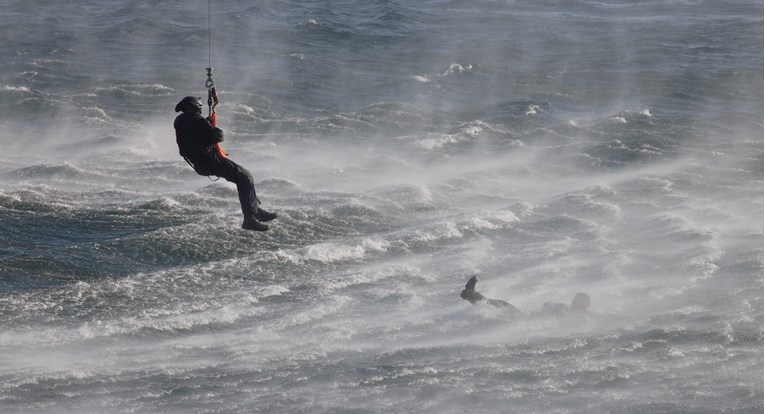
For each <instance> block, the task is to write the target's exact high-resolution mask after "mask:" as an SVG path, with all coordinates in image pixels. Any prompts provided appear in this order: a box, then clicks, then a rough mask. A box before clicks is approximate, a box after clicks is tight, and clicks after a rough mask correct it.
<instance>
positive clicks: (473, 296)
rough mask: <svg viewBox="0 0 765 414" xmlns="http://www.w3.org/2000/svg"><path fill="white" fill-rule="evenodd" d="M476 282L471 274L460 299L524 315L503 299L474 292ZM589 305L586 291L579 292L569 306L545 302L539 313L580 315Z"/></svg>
mask: <svg viewBox="0 0 765 414" xmlns="http://www.w3.org/2000/svg"><path fill="white" fill-rule="evenodd" d="M476 283H478V277H477V276H473V277H471V278H470V279H468V281H467V283H466V284H465V289H464V290H463V291H462V292H461V293H460V297H462V299H465V300H467V301H468V302H470V303H471V304H473V305H477V304H479V303H484V304H487V305H490V306H494V307H497V308H502V309H507V310H509V311H510V312H511V313H512V314H513V315H514V316H526V313H525V312H523V311H522V310H520V309H518V308H516V307H515V306H513V305H511V304H509V303H507V302H505V301H504V300H499V299H489V298H486V297H484V296H483V295H482V294H480V293H478V292H476V291H475V285H476ZM589 307H590V297H589V296H588V295H587V294H586V293H582V292H579V293H577V294H576V295H574V299H573V300H572V301H571V305H570V306H568V305H566V304H565V303H553V302H547V303H545V304H544V305H543V306H542V311H541V312H540V314H547V315H550V314H552V315H555V314H557V315H564V314H567V313H572V314H580V315H581V314H585V313H587V309H588V308H589Z"/></svg>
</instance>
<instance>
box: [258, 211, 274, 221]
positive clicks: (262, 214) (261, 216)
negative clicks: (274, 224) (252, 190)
mask: <svg viewBox="0 0 765 414" xmlns="http://www.w3.org/2000/svg"><path fill="white" fill-rule="evenodd" d="M276 217H278V215H277V214H276V213H269V212H268V211H266V210H263V209H262V208H258V212H257V213H255V219H256V220H258V221H271V220H273V219H275V218H276Z"/></svg>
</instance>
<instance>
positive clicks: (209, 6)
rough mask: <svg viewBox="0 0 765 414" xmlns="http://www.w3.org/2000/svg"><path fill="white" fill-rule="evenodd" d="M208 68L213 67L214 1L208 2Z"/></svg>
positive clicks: (209, 0)
mask: <svg viewBox="0 0 765 414" xmlns="http://www.w3.org/2000/svg"><path fill="white" fill-rule="evenodd" d="M207 67H208V68H211V67H212V0H207Z"/></svg>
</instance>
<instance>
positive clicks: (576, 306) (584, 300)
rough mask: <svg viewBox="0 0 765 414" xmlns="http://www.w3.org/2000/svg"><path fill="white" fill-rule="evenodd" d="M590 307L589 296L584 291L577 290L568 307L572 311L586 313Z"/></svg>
mask: <svg viewBox="0 0 765 414" xmlns="http://www.w3.org/2000/svg"><path fill="white" fill-rule="evenodd" d="M589 307H590V297H589V296H587V294H586V293H582V292H579V293H577V294H576V295H575V296H574V300H572V301H571V307H570V308H569V309H570V310H571V312H573V313H586V312H587V308H589Z"/></svg>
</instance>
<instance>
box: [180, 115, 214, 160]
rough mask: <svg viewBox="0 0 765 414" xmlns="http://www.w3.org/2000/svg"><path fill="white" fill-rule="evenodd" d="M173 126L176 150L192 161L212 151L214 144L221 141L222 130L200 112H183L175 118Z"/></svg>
mask: <svg viewBox="0 0 765 414" xmlns="http://www.w3.org/2000/svg"><path fill="white" fill-rule="evenodd" d="M173 126H174V127H175V142H176V143H178V152H180V153H181V156H182V157H184V158H188V159H190V160H191V161H192V162H194V161H196V160H199V159H200V158H203V157H205V156H207V155H208V154H210V152H211V151H212V152H214V151H215V144H217V143H219V142H222V141H223V131H222V130H220V129H219V128H216V127H214V126H212V124H210V121H208V120H207V118H204V117H202V115H200V114H196V113H191V112H184V113H182V114H180V115H178V116H177V117H176V118H175V122H174V123H173Z"/></svg>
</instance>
